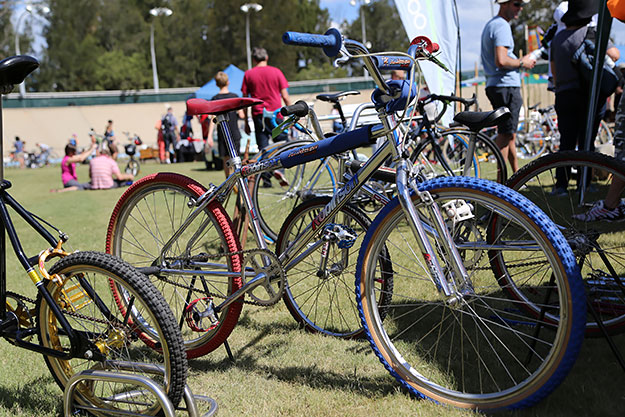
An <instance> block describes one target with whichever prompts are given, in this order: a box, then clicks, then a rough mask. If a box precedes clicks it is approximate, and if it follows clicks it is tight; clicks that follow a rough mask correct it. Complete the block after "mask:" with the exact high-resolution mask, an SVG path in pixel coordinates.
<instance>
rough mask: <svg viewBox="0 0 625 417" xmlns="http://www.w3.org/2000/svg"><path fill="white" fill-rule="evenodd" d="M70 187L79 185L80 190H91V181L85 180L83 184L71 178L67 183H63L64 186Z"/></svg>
mask: <svg viewBox="0 0 625 417" xmlns="http://www.w3.org/2000/svg"><path fill="white" fill-rule="evenodd" d="M68 187H78V189H79V190H90V189H91V183H88V182H85V183H82V184H81V183H79V182H78V181H76V180H69V181H67V182H66V183H65V184H63V188H68Z"/></svg>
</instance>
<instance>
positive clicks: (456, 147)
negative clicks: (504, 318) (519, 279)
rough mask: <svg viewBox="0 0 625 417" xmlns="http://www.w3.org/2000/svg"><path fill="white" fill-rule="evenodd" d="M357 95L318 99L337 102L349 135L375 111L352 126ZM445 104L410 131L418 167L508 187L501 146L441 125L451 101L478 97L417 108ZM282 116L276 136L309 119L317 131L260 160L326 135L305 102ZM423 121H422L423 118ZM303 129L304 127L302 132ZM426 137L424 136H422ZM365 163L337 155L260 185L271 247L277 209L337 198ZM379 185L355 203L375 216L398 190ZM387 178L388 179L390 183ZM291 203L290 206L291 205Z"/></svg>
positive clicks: (259, 205)
mask: <svg viewBox="0 0 625 417" xmlns="http://www.w3.org/2000/svg"><path fill="white" fill-rule="evenodd" d="M355 93H356V92H353V91H346V92H339V93H335V94H320V95H318V96H317V98H318V99H320V100H322V101H328V102H331V103H333V106H334V108H335V109H337V111H338V113H339V116H340V120H341V126H343V129H344V130H345V131H352V130H354V129H355V128H356V126H357V125H358V122H359V118H360V115H361V114H362V113H363V112H364V111H366V110H368V109H371V108H373V105H372V104H370V103H365V104H362V105H360V106H358V108H357V109H356V111H355V112H354V114H353V116H352V119H351V123H349V124H348V123H347V121H346V118H345V115H344V113H343V111H342V107H341V105H340V101H339V100H340V99H341V98H343V97H345V96H347V95H353V94H355ZM433 101H440V102H442V103H443V107H442V109H441V112H440V113H439V114H438V115H437V116H436V118H435V120H433V121H431V122H430V121H429V119H427V115H426V116H424V117H425V118H426V122H425V123H422V124H420V125H419V126H418V127H417V126H415V127H414V128H412V129H411V130H410V132H409V136H410V140H412V141H413V143H414V145H413V146H412V152H411V156H410V159H411V160H413V161H417V160H419V163H422V164H423V165H425V166H427V167H428V168H429V172H430V173H429V174H428V176H429V177H430V178H434V177H436V176H440V175H469V176H476V177H479V178H487V179H496V180H498V182H501V183H503V182H504V181H505V179H506V178H507V168H506V164H505V161H504V159H503V156H502V155H501V152H500V151H499V149H498V148H497V146H496V145H495V144H494V143H493V142H492V141H491V140H490V139H489V138H488V137H487V136H486V135H484V134H482V133H480V134H478V136H477V137H476V139H475V140H473V141H471V139H470V138H471V137H472V136H471V135H470V133H471V132H470V131H469V130H468V129H466V128H463V127H453V128H442V127H440V126H438V125H436V122H437V121H438V120H440V118H441V117H442V116H443V114H444V113H445V111H446V109H447V106H448V105H449V103H451V102H461V103H462V104H464V106H465V109H468V108H469V107H470V106H473V105H474V104H475V103H476V100H475V98H473V99H470V100H466V99H462V98H460V97H456V96H440V95H430V96H428V97H427V98H425V99H424V100H420V101H419V103H418V105H417V106H418V107H419V108H420V109H421V111H420V112H421V113H422V114H424V111H423V107H424V106H425V105H427V104H428V103H430V102H433ZM282 113H283V116H285V117H286V116H288V117H289V118H288V119H287V120H285V121H284V122H283V123H282V124H275V126H272V127H274V129H275V131H274V133H275V135H277V134H279V133H280V132H282V131H283V130H285V129H288V128H289V127H290V126H293V125H297V124H298V121H299V120H300V119H301V118H302V117H308V120H309V122H310V124H311V125H312V128H311V129H310V130H307V131H308V135H309V139H304V140H303V142H302V141H300V142H285V143H282V144H277V145H274V146H273V147H272V148H271V149H269V150H267V151H266V152H264V153H262V154H261V155H260V157H259V158H258V160H267V159H270V158H272V157H274V156H276V155H278V154H279V153H280V152H283V151H285V150H291V149H295V148H297V147H298V146H302V145H304V144H306V143H312V142H314V141H316V140H320V139H322V138H323V137H324V136H327V135H325V134H323V133H322V132H321V128H320V125H319V121H318V118H317V116H316V114H315V112H314V110H313V109H309V108H308V106H307V105H306V103H305V102H303V101H301V102H299V103H296V104H294V105H293V106H286V107H284V108H283V110H282ZM419 120H422V118H419ZM300 129H301V128H300ZM422 136H423V137H422ZM468 153H471V154H473V155H475V156H474V157H473V158H472V160H471V161H469V163H468V164H465V159H466V155H467V154H468ZM362 165H363V162H362V161H359V160H358V159H357V155H356V153H355V151H352V154H351V159H350V158H348V157H347V155H343V156H339V155H333V156H330V157H327V158H324V159H321V160H319V161H313V162H312V163H310V164H305V165H298V166H296V167H293V168H291V169H286V170H283V171H282V176H283V177H284V178H285V179H286V181H284V182H282V183H281V184H279V186H275V187H272V188H270V189H265V188H264V187H263V185H262V183H261V182H256V183H255V185H254V187H253V190H252V202H253V203H254V207H255V209H256V213H257V215H258V218H259V220H260V225H261V228H262V230H263V232H264V233H265V238H266V240H267V241H268V242H275V241H276V240H277V238H278V232H279V230H280V225H281V224H282V219H281V218H279V216H276V213H279V212H278V211H277V209H278V208H279V209H283V208H286V209H287V210H289V211H290V210H292V209H293V208H295V207H296V206H297V205H298V204H299V203H300V202H303V201H307V200H309V199H311V198H314V197H318V196H324V195H325V196H328V195H332V194H333V193H334V192H335V191H336V190H337V188H338V184H339V183H340V182H341V181H348V180H349V178H350V176H351V175H353V174H354V173H355V172H356V171H357V170H358V169H359V168H360V167H361V166H362ZM380 177H381V178H377V180H375V181H370V182H369V183H368V184H367V186H366V187H364V188H363V190H361V191H362V192H359V193H358V194H357V195H356V196H355V197H354V198H353V203H354V204H356V205H358V207H360V208H361V209H363V210H364V211H366V212H368V213H375V212H377V211H378V210H379V209H380V208H381V207H383V206H384V205H385V204H386V203H387V202H388V197H390V196H392V194H393V192H394V190H393V188H392V186H391V187H390V186H389V184H392V183H393V182H394V178H393V179H391V180H390V181H385V175H384V174H382V175H381V176H380ZM386 179H388V176H387V178H386ZM286 202H288V206H286V205H285V204H286Z"/></svg>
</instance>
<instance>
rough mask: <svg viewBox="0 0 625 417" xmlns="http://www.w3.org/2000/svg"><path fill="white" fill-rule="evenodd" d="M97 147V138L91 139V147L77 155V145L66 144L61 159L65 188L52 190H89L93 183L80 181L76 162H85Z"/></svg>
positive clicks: (62, 179) (62, 178) (53, 190)
mask: <svg viewBox="0 0 625 417" xmlns="http://www.w3.org/2000/svg"><path fill="white" fill-rule="evenodd" d="M95 148H96V141H95V138H93V139H92V140H91V147H90V148H89V149H87V150H85V151H83V152H82V153H80V154H79V155H76V152H77V150H76V145H72V144H67V145H66V146H65V156H64V157H63V160H62V161H61V181H63V188H61V189H60V190H55V189H52V190H50V191H51V192H65V191H76V190H88V189H90V188H91V184H89V183H88V182H87V183H80V182H78V176H77V175H76V163H77V162H83V161H84V160H85V159H87V158H88V157H89V155H91V153H92V152H93V151H94V150H95Z"/></svg>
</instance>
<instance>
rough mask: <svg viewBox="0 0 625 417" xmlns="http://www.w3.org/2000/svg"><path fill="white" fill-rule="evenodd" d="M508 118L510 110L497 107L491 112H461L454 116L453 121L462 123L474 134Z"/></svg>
mask: <svg viewBox="0 0 625 417" xmlns="http://www.w3.org/2000/svg"><path fill="white" fill-rule="evenodd" d="M509 117H510V109H508V108H507V107H499V108H498V109H496V110H493V111H479V112H478V111H463V112H460V113H458V114H456V116H454V121H456V122H458V123H462V124H463V125H465V126H466V127H468V128H469V129H470V130H472V131H474V132H479V131H480V130H482V129H484V128H485V127H491V126H495V125H497V124H499V123H500V122H502V121H504V120H505V119H507V118H509Z"/></svg>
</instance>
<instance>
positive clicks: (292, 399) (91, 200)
mask: <svg viewBox="0 0 625 417" xmlns="http://www.w3.org/2000/svg"><path fill="white" fill-rule="evenodd" d="M161 168H163V170H165V169H166V170H169V171H177V172H181V173H183V174H185V175H189V176H191V177H193V178H195V179H196V180H198V181H200V182H202V183H204V184H208V183H209V182H211V181H212V182H215V183H219V182H221V180H222V179H223V173H221V172H207V171H205V170H204V169H203V165H202V164H200V163H193V164H177V165H168V166H164V165H158V164H154V163H147V164H143V165H142V167H141V169H142V171H141V175H146V174H148V173H152V172H156V171H158V170H160V169H161ZM59 171H60V169H59V167H58V166H57V167H48V168H42V169H39V170H16V169H9V170H6V171H5V172H6V174H5V175H6V177H7V178H8V179H9V180H11V181H12V182H13V188H12V189H11V193H12V195H13V196H14V197H16V198H17V199H18V200H19V201H20V202H21V203H22V204H24V205H25V206H26V207H27V208H28V209H29V210H31V211H32V212H34V213H35V214H38V215H40V216H41V217H43V218H45V219H46V220H48V221H50V222H52V223H53V224H55V225H56V226H57V227H60V228H61V229H62V230H63V231H65V232H67V233H68V234H69V235H70V242H69V243H70V247H71V248H72V249H94V250H103V249H104V239H105V234H106V227H107V224H108V220H109V216H110V213H111V211H112V209H113V207H114V205H115V203H116V201H117V199H118V198H119V196H120V195H121V193H122V192H123V190H108V191H80V192H71V193H62V194H52V193H49V189H50V188H55V187H58V186H59V184H60V172H59ZM79 176H80V178H79V179H80V180H81V181H86V180H87V176H86V167H85V166H81V167H79ZM281 214H282V215H283V216H284V217H286V215H287V214H288V213H281ZM16 223H17V226H18V231H19V232H20V236H21V238H22V243H23V245H24V248H25V250H26V252H27V253H28V254H29V255H34V254H36V253H38V252H39V251H40V250H42V249H44V248H45V243H44V242H43V241H42V240H41V239H38V238H36V237H35V236H34V235H33V234H32V233H30V232H29V233H25V232H26V230H27V228H26V226H25V225H24V224H23V222H17V221H16ZM9 250H10V248H9ZM7 258H8V259H7V271H8V280H9V284H8V285H9V288H10V289H12V290H20V291H21V292H22V293H23V294H25V295H27V296H30V297H34V295H35V290H34V288H33V287H32V285H31V284H30V280H29V279H28V278H27V277H26V276H25V274H24V273H23V271H22V270H21V268H20V267H19V266H18V265H17V263H16V261H15V257H14V255H13V253H12V252H9V253H8V256H7ZM615 342H616V344H617V346H619V347H620V348H621V350H622V351H624V353H625V336H622V335H621V336H618V337H616V338H615ZM229 343H230V347H231V349H232V352H233V354H234V356H235V361H234V362H232V361H230V360H229V359H228V357H227V355H226V351H225V349H224V348H222V347H220V348H218V349H217V350H216V351H215V352H213V353H211V354H209V355H207V356H205V357H203V358H200V359H196V360H193V361H191V362H190V375H189V380H188V383H189V385H190V387H191V389H192V390H193V392H194V393H197V394H204V395H208V396H210V397H212V398H214V399H215V400H217V402H218V404H219V415H220V416H240V415H269V416H300V415H301V416H304V415H306V416H378V415H379V416H391V415H393V416H394V415H397V416H404V415H418V416H469V415H473V413H470V412H466V411H460V410H455V409H449V408H446V407H442V406H438V405H436V404H434V403H432V402H429V401H419V400H417V399H415V398H414V397H412V396H411V395H409V394H407V393H406V392H405V391H404V390H403V389H401V388H400V387H399V384H398V383H397V382H395V380H394V379H393V378H392V377H391V376H390V375H389V374H388V372H387V371H386V370H385V369H384V368H383V367H382V366H381V364H380V363H379V362H378V360H377V358H376V357H375V356H374V355H373V354H372V352H371V349H370V347H369V345H368V343H367V342H365V341H344V340H337V339H331V338H327V337H320V336H315V335H311V334H308V333H306V332H304V331H301V330H298V329H297V326H296V324H295V322H294V321H293V319H292V318H291V316H290V315H289V313H288V312H287V311H286V308H284V306H283V305H282V304H281V303H279V304H277V305H276V306H274V307H271V308H264V309H263V308H259V307H250V306H245V308H244V310H243V313H242V316H241V320H240V322H239V324H238V326H237V327H236V328H235V330H234V332H233V334H232V335H231V337H230V340H229ZM623 386H625V374H624V373H623V371H622V370H621V369H620V368H619V366H618V364H617V362H616V361H615V359H614V357H613V355H612V353H611V351H610V350H609V349H608V346H607V344H606V342H605V341H604V340H603V339H589V340H586V341H585V343H584V346H583V349H582V352H581V355H580V358H579V359H578V361H577V363H576V364H575V366H574V368H573V370H572V372H571V374H570V375H569V376H568V377H567V379H566V380H565V381H564V383H563V384H562V385H561V386H560V387H559V388H558V389H556V391H555V392H554V393H553V394H552V395H551V396H549V397H548V398H547V399H546V400H544V401H543V402H542V403H540V404H539V405H537V406H535V407H533V408H531V409H528V410H523V411H517V412H509V413H502V414H501V415H510V416H571V415H575V416H620V415H622V413H623V410H624V409H625V395H624V394H623ZM61 413H62V393H61V391H60V389H59V388H58V387H57V386H56V384H55V382H54V381H53V379H52V377H51V375H50V373H49V372H48V370H47V368H46V366H45V364H44V361H43V359H42V357H41V355H38V354H36V353H34V352H30V351H27V350H24V349H19V348H17V347H14V346H12V345H10V344H9V343H7V342H0V416H56V415H60V414H61Z"/></svg>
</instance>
